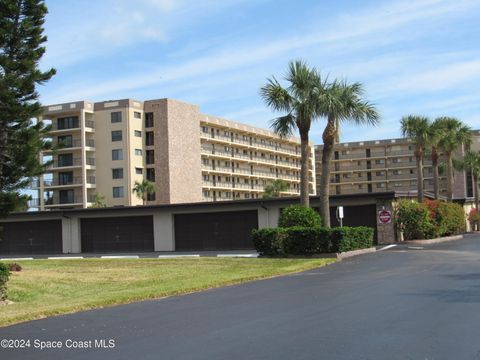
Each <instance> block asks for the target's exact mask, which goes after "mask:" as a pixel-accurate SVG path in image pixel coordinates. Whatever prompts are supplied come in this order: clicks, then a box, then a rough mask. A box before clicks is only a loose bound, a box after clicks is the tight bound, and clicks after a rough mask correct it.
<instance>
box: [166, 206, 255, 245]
mask: <svg viewBox="0 0 480 360" xmlns="http://www.w3.org/2000/svg"><path fill="white" fill-rule="evenodd" d="M257 228H258V214H257V210H251V211H250V210H249V211H231V212H215V213H199V214H179V215H175V249H176V250H239V249H253V243H252V240H251V237H250V234H251V232H252V229H257Z"/></svg>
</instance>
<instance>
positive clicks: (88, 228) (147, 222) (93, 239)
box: [81, 216, 154, 252]
mask: <svg viewBox="0 0 480 360" xmlns="http://www.w3.org/2000/svg"><path fill="white" fill-rule="evenodd" d="M81 238H82V252H134V251H153V250H154V244H153V217H152V216H125V217H116V218H95V219H81Z"/></svg>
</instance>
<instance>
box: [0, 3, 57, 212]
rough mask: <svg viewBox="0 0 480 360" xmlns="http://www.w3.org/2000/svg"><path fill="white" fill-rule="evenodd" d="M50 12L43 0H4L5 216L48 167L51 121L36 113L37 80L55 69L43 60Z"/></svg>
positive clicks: (0, 133) (1, 160) (0, 163)
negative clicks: (45, 154) (43, 154)
mask: <svg viewBox="0 0 480 360" xmlns="http://www.w3.org/2000/svg"><path fill="white" fill-rule="evenodd" d="M46 13H47V8H46V6H45V3H44V1H41V0H1V1H0V217H1V216H5V215H7V214H8V213H9V212H11V211H13V210H15V209H18V208H19V204H20V206H21V205H22V204H24V203H25V196H22V195H20V193H19V190H20V189H22V188H24V187H26V186H27V185H28V184H29V183H30V182H31V178H32V177H34V176H38V175H40V174H41V173H42V172H44V170H45V167H44V165H42V163H41V162H40V158H39V152H40V150H42V149H45V148H47V147H48V146H49V144H48V142H46V141H45V140H43V137H44V135H45V134H46V132H47V131H48V127H46V126H45V125H44V123H43V122H42V121H33V120H32V119H33V118H35V117H37V116H39V115H40V112H41V105H40V103H39V102H38V93H37V92H36V90H35V88H36V86H37V85H40V84H43V83H44V82H46V81H47V80H49V79H50V78H51V77H52V76H53V75H54V74H55V70H54V69H50V70H48V71H45V72H43V71H41V70H40V69H39V66H38V63H39V61H40V59H41V58H42V56H43V54H44V53H45V47H43V46H42V44H43V43H45V42H46V40H47V38H46V37H45V36H44V35H43V23H44V18H45V15H46Z"/></svg>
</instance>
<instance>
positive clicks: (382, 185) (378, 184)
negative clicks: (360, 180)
mask: <svg viewBox="0 0 480 360" xmlns="http://www.w3.org/2000/svg"><path fill="white" fill-rule="evenodd" d="M376 187H377V188H383V187H385V184H384V183H377V185H376Z"/></svg>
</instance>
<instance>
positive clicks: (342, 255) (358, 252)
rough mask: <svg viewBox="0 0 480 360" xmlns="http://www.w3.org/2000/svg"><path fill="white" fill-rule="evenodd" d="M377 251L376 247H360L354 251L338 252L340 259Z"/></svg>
mask: <svg viewBox="0 0 480 360" xmlns="http://www.w3.org/2000/svg"><path fill="white" fill-rule="evenodd" d="M374 252H377V249H376V248H374V247H371V248H366V249H359V250H352V251H345V252H342V253H336V256H337V259H338V260H343V259H347V258H350V257H353V256H358V255H364V254H371V253H374Z"/></svg>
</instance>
